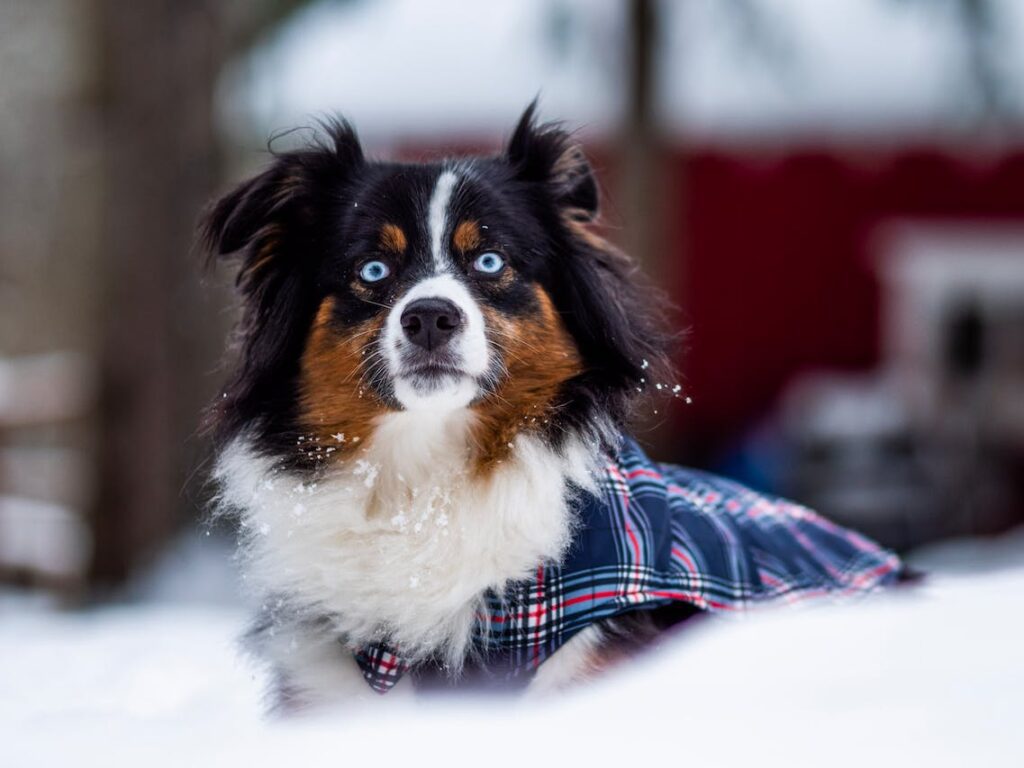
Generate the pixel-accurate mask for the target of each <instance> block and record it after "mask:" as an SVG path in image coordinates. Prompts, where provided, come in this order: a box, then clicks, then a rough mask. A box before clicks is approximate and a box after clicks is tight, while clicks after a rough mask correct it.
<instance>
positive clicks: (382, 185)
mask: <svg viewBox="0 0 1024 768" xmlns="http://www.w3.org/2000/svg"><path fill="white" fill-rule="evenodd" d="M327 133H328V134H329V141H325V142H318V143H315V144H313V145H311V146H309V147H308V148H306V149H303V150H299V151H293V152H288V153H284V154H281V155H278V156H276V158H275V160H274V162H273V163H272V165H271V166H270V167H269V168H267V169H266V170H265V171H264V172H263V173H261V174H259V175H258V176H256V177H255V178H252V179H250V180H248V181H246V182H244V183H243V184H241V185H240V186H239V187H237V188H236V189H235V190H233V191H232V192H230V193H229V194H228V195H227V196H225V197H224V198H223V199H221V200H219V201H218V202H216V203H215V204H214V205H213V206H212V207H211V209H210V210H209V212H208V213H207V215H206V218H205V221H204V223H203V233H204V237H205V241H206V243H207V245H208V246H209V248H210V251H211V252H212V253H214V254H217V255H222V256H230V257H236V258H238V259H239V261H240V269H239V275H238V285H239V289H240V292H241V294H242V296H243V300H244V311H245V315H244V320H243V323H242V325H241V359H240V361H239V365H238V368H237V370H236V371H235V374H234V376H233V378H232V380H231V382H230V383H229V385H228V387H227V389H226V390H225V392H224V393H223V395H222V397H221V398H220V399H219V400H218V402H217V403H216V405H215V409H214V416H215V418H216V421H217V424H218V425H219V427H220V429H221V431H222V434H225V435H230V434H233V433H235V432H238V431H240V430H242V429H248V430H252V431H255V432H256V433H257V434H258V436H259V438H260V440H262V441H263V442H264V444H265V445H266V446H268V447H270V448H276V449H279V450H294V447H295V446H299V448H300V449H301V450H300V451H299V452H298V453H299V454H301V455H302V456H306V457H310V456H311V457H312V459H313V460H314V461H323V460H325V459H327V458H328V457H329V454H330V453H339V454H340V453H342V452H344V450H345V449H346V447H350V446H352V445H353V444H355V443H357V442H358V441H359V440H360V439H362V438H366V437H368V436H369V435H370V434H371V433H372V430H373V425H374V422H375V420H376V419H377V418H378V417H379V416H380V415H382V414H385V413H387V412H389V411H394V410H408V411H412V410H423V411H429V412H434V413H443V412H448V411H453V410H457V409H467V408H468V409H471V410H472V411H473V412H474V414H475V416H476V423H477V425H478V433H477V448H478V453H479V458H480V459H481V460H482V461H489V460H493V459H497V458H499V457H500V455H501V454H502V452H503V451H504V450H505V447H506V446H507V445H509V444H510V443H511V441H512V439H513V438H514V437H515V435H516V434H517V433H518V432H520V431H522V430H535V431H537V432H539V433H541V434H543V435H545V436H546V437H548V438H549V439H551V440H552V441H556V442H557V440H559V439H560V438H561V437H563V436H564V435H566V434H568V433H573V432H577V433H578V432H580V431H583V432H587V433H589V434H591V435H594V434H598V435H601V434H603V433H604V432H606V431H607V430H608V428H609V427H615V426H619V425H620V424H621V422H622V420H623V419H624V418H625V416H626V412H627V406H628V405H629V403H630V402H631V401H632V400H633V399H635V397H636V396H637V395H638V394H640V393H642V392H644V391H645V390H646V388H647V387H646V386H645V385H646V384H647V383H648V382H650V383H651V384H653V382H655V381H657V380H658V376H659V375H664V372H665V371H666V370H667V365H666V356H665V337H664V336H663V335H662V333H661V330H660V327H659V322H657V321H656V320H655V319H654V312H656V311H657V306H658V305H657V303H656V302H654V303H652V296H651V294H650V292H649V291H647V290H645V289H641V288H640V287H639V286H638V283H637V280H636V276H635V275H634V269H633V266H632V264H631V263H630V262H629V260H628V259H626V258H625V257H624V256H622V255H621V254H619V253H618V252H616V251H615V250H614V249H612V248H611V247H610V246H608V245H607V243H605V242H604V241H603V240H601V239H600V238H599V237H597V236H595V235H594V234H593V233H592V232H591V231H590V230H589V229H588V225H589V224H591V223H592V222H593V220H594V219H595V217H596V215H597V208H598V189H597V185H596V183H595V180H594V176H593V173H592V171H591V168H590V166H589V164H588V163H587V161H586V159H585V157H584V155H583V153H582V152H581V150H580V149H579V147H578V146H577V145H576V144H575V143H574V142H573V141H572V140H571V137H570V136H569V134H567V133H566V132H564V131H563V130H561V129H559V128H557V127H554V126H538V125H537V124H536V122H535V120H534V110H533V107H532V106H531V107H530V109H528V110H527V111H526V113H525V114H524V115H523V117H522V119H521V120H520V122H519V124H518V126H517V127H516V129H515V131H514V133H513V135H512V138H511V139H510V141H509V143H508V145H507V147H506V148H505V151H504V152H503V153H502V154H501V155H499V156H496V157H486V158H476V157H474V158H463V159H457V160H451V161H446V162H443V163H434V164H398V163H385V162H371V161H368V160H367V159H366V158H365V157H364V155H363V152H362V149H361V148H360V145H359V141H358V139H357V137H356V135H355V133H354V132H353V130H352V129H351V127H350V126H349V125H348V124H347V123H344V122H339V123H335V124H332V125H330V126H329V127H328V130H327ZM662 380H664V379H662ZM303 443H305V445H303Z"/></svg>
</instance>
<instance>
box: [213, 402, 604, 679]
mask: <svg viewBox="0 0 1024 768" xmlns="http://www.w3.org/2000/svg"><path fill="white" fill-rule="evenodd" d="M472 418H473V416H472V413H471V412H470V411H468V410H466V409H459V410H457V411H452V412H448V413H441V414H426V413H422V412H407V411H403V412H397V413H393V414H389V415H387V416H385V417H383V418H382V419H381V420H380V421H379V422H378V424H377V427H376V430H375V431H374V434H373V435H372V437H367V436H363V443H364V445H363V447H362V448H361V449H360V450H359V451H358V452H356V453H355V454H353V456H352V457H351V458H349V459H346V460H345V461H344V462H341V463H338V464H337V465H336V466H335V467H333V468H332V469H330V470H328V471H326V472H324V473H323V474H322V475H321V476H319V477H318V478H317V479H316V480H315V481H314V480H306V481H303V480H302V479H300V478H299V477H298V476H296V475H293V474H289V473H287V472H284V471H281V470H278V469H276V468H275V462H274V461H273V460H272V459H270V458H266V457H260V456H259V455H258V454H256V453H255V452H254V451H253V450H252V447H251V445H250V444H249V442H248V441H247V440H246V438H245V437H244V436H243V437H240V438H237V439H236V440H235V441H234V442H233V443H231V444H230V445H229V446H228V448H227V449H226V450H225V451H224V452H223V453H222V455H221V456H220V458H219V461H218V463H217V469H216V473H215V474H216V478H217V480H218V482H219V484H220V489H221V497H220V498H221V502H222V504H223V506H225V507H228V508H232V509H236V510H238V511H239V512H240V513H241V515H242V521H243V530H244V531H245V537H244V542H243V548H244V549H243V551H244V553H245V555H246V562H247V577H248V580H249V581H250V583H253V584H255V585H256V586H257V587H258V588H259V589H261V590H263V591H266V592H274V593H282V594H285V595H287V596H288V597H289V599H290V600H293V601H295V602H296V603H298V604H300V605H303V606H307V607H309V609H310V610H312V611H317V612H320V613H322V614H326V615H330V616H332V617H334V618H335V620H336V626H335V627H333V628H332V629H334V630H336V631H337V632H338V633H339V634H342V635H344V636H347V637H348V638H349V640H350V641H351V642H352V643H354V644H359V643H362V642H366V641H369V640H372V639H374V638H376V637H379V633H380V632H381V631H382V630H383V631H386V632H387V633H389V637H390V639H391V640H392V641H393V642H394V643H396V644H397V645H398V646H399V647H401V648H402V651H403V654H405V655H408V656H410V657H416V656H419V655H425V654H428V653H431V652H440V653H442V654H443V655H444V656H446V657H447V659H448V661H449V663H451V664H455V665H458V664H459V662H460V660H461V658H462V656H463V654H464V652H465V645H466V643H467V642H468V640H469V637H470V633H471V630H472V625H473V621H474V617H475V613H476V611H477V609H478V604H479V599H480V597H481V595H482V593H483V592H484V591H486V590H487V589H491V588H493V589H501V588H502V586H503V585H504V584H505V582H507V581H508V580H509V579H517V578H525V577H528V576H530V575H532V573H533V571H534V570H535V568H536V566H537V565H538V564H539V563H540V562H542V561H544V560H548V559H553V558H557V557H559V556H560V555H561V554H562V552H563V551H564V549H565V547H566V545H567V544H568V542H569V539H570V536H571V532H572V525H573V516H572V513H571V508H570V503H569V502H570V500H569V498H568V492H569V483H570V482H572V483H574V484H575V485H578V486H581V487H584V488H589V487H591V485H592V483H593V480H592V472H591V466H592V464H591V462H592V460H593V457H594V455H595V451H594V450H593V449H589V448H588V447H586V446H584V445H583V444H582V443H580V442H578V441H577V442H570V443H569V445H568V447H567V448H566V449H564V450H563V451H561V452H556V451H554V450H553V449H551V448H549V447H547V446H546V445H545V444H544V443H543V442H542V441H540V440H539V439H537V438H536V437H532V436H528V435H520V436H519V437H517V438H516V441H515V444H514V448H513V450H512V453H511V457H510V458H509V459H508V460H506V461H504V462H503V463H502V464H501V465H499V466H498V467H497V468H496V469H495V470H494V471H493V472H491V473H489V474H488V475H487V476H486V477H483V478H478V477H472V476H471V475H470V473H469V471H468V462H469V448H468V440H469V431H470V427H471V419H472ZM351 437H352V436H346V437H345V438H344V439H345V440H348V439H351ZM337 439H339V441H340V439H341V436H338V438H337Z"/></svg>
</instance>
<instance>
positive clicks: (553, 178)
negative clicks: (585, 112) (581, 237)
mask: <svg viewBox="0 0 1024 768" xmlns="http://www.w3.org/2000/svg"><path fill="white" fill-rule="evenodd" d="M504 158H505V161H506V162H507V163H508V164H509V165H511V166H512V168H513V171H514V173H515V176H516V178H517V179H519V180H521V181H527V182H535V183H538V184H543V185H545V186H546V187H547V189H548V191H549V193H550V195H551V197H552V199H553V200H554V202H555V204H556V205H557V206H558V207H559V208H561V209H562V210H563V212H564V213H566V214H568V215H569V216H570V217H571V218H573V219H575V220H577V221H593V220H594V219H595V218H596V217H597V213H598V202H599V194H598V188H597V181H596V179H595V178H594V172H593V170H592V169H591V167H590V163H589V162H587V158H586V155H584V153H583V149H582V147H580V145H579V144H578V143H577V142H576V141H575V140H574V139H573V137H572V136H571V135H570V134H569V133H568V132H567V131H565V130H563V129H562V128H561V127H560V126H558V125H557V124H554V123H549V124H546V125H539V124H538V123H537V102H536V101H533V102H532V103H531V104H530V106H528V107H527V108H526V111H525V112H523V115H522V117H520V118H519V123H518V125H516V128H515V130H514V131H513V132H512V138H511V139H509V142H508V145H507V146H506V148H505V155H504Z"/></svg>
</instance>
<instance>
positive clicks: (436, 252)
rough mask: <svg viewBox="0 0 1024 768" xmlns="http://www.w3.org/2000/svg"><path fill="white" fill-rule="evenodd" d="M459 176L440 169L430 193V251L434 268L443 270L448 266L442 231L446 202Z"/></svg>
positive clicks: (449, 198) (446, 208)
mask: <svg viewBox="0 0 1024 768" xmlns="http://www.w3.org/2000/svg"><path fill="white" fill-rule="evenodd" d="M458 180H459V177H458V176H456V175H455V172H454V171H441V175H440V176H438V177H437V183H436V184H434V191H433V193H432V194H431V195H430V210H429V211H428V213H427V223H428V225H429V227H430V252H431V255H433V257H434V269H436V270H437V271H438V272H444V271H445V270H446V268H447V267H448V266H449V262H448V249H447V248H446V247H445V242H444V233H445V230H446V228H447V225H448V204H449V202H451V199H452V190H453V189H454V188H455V182H457V181H458Z"/></svg>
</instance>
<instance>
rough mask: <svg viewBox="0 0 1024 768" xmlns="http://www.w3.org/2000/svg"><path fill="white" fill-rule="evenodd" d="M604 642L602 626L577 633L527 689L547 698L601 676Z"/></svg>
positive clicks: (530, 692)
mask: <svg viewBox="0 0 1024 768" xmlns="http://www.w3.org/2000/svg"><path fill="white" fill-rule="evenodd" d="M603 641H604V632H603V631H602V630H601V627H600V625H598V624H594V625H592V626H590V627H587V628H586V629H584V630H581V631H580V632H577V633H576V634H575V635H573V637H572V638H570V640H569V642H567V643H566V644H565V645H563V646H562V647H561V648H559V649H558V651H556V652H555V654H554V655H553V656H552V657H551V658H550V659H548V660H547V661H545V662H544V663H543V664H541V665H540V668H539V669H538V670H537V673H536V674H535V675H534V676H533V681H532V682H531V683H530V686H529V688H527V694H528V695H531V696H533V695H539V696H544V695H546V694H550V693H554V692H557V691H563V690H565V689H567V688H571V687H573V686H574V685H577V684H579V683H582V682H586V681H587V680H590V679H592V678H594V677H595V676H597V675H598V674H599V673H600V671H601V665H600V663H599V650H600V648H601V645H602V643H603Z"/></svg>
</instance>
